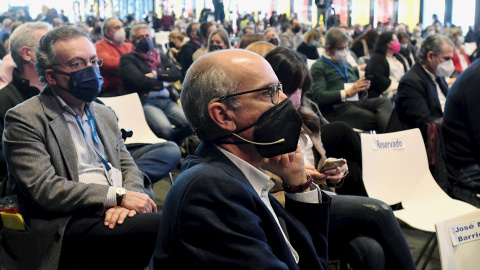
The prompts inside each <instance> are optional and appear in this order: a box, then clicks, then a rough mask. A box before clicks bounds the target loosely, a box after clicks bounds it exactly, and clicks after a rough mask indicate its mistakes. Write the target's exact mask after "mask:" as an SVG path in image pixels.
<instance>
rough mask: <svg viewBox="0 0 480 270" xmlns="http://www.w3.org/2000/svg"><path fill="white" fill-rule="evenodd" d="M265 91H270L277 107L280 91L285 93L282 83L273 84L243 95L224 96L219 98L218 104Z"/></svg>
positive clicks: (273, 102) (242, 93)
mask: <svg viewBox="0 0 480 270" xmlns="http://www.w3.org/2000/svg"><path fill="white" fill-rule="evenodd" d="M264 90H270V91H269V94H270V100H271V101H272V104H273V105H277V104H278V102H279V101H280V91H281V92H283V85H282V84H281V83H278V84H275V83H273V84H271V85H269V86H266V87H262V88H258V89H254V90H248V91H245V92H241V93H235V94H231V95H226V96H223V97H221V98H219V99H218V100H217V102H222V101H224V100H226V99H227V98H231V97H236V96H241V95H246V94H250V93H255V92H260V91H264Z"/></svg>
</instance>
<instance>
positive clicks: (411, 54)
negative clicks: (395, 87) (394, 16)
mask: <svg viewBox="0 0 480 270" xmlns="http://www.w3.org/2000/svg"><path fill="white" fill-rule="evenodd" d="M397 37H398V40H399V41H400V52H399V53H400V54H401V55H403V57H405V59H407V62H408V66H409V67H412V66H413V65H414V64H415V62H416V61H417V49H415V46H413V45H412V44H411V42H410V37H409V36H408V34H407V33H405V32H398V33H397Z"/></svg>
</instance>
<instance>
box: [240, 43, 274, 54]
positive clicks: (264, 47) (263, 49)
mask: <svg viewBox="0 0 480 270" xmlns="http://www.w3.org/2000/svg"><path fill="white" fill-rule="evenodd" d="M276 47H277V46H276V45H273V44H272V43H270V42H267V41H257V42H254V43H252V44H250V45H248V46H247V47H246V48H245V50H249V51H251V52H254V53H257V54H259V55H260V56H262V57H265V55H267V53H268V52H269V51H271V50H273V49H275V48H276Z"/></svg>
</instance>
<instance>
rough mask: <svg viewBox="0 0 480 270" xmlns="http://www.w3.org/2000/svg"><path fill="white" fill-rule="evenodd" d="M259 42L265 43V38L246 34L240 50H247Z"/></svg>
mask: <svg viewBox="0 0 480 270" xmlns="http://www.w3.org/2000/svg"><path fill="white" fill-rule="evenodd" d="M257 41H265V36H264V35H263V34H246V35H244V36H243V37H242V39H241V40H240V43H239V44H238V48H239V49H245V48H246V47H247V46H248V45H250V44H252V43H254V42H257Z"/></svg>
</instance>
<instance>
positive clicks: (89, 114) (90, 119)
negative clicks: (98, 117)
mask: <svg viewBox="0 0 480 270" xmlns="http://www.w3.org/2000/svg"><path fill="white" fill-rule="evenodd" d="M85 113H86V114H87V118H88V125H89V126H90V129H91V130H92V137H93V140H94V144H95V146H97V147H98V149H100V147H101V143H100V139H99V138H98V135H97V128H96V126H95V120H94V119H93V115H92V112H91V111H90V108H89V107H88V106H87V105H86V104H85ZM75 119H76V120H77V123H78V125H79V126H80V129H81V130H82V132H83V137H85V140H86V141H87V144H88V145H89V146H90V147H91V148H93V151H95V153H96V154H97V156H98V157H99V158H100V160H101V161H102V163H103V165H104V166H105V169H107V171H110V169H111V167H110V165H108V161H107V151H106V150H105V148H103V151H104V153H105V157H103V156H102V155H101V154H100V153H99V152H98V151H97V149H96V148H95V146H92V145H91V144H90V139H89V138H88V135H87V131H86V130H85V129H84V128H83V124H82V121H81V119H80V117H79V116H75Z"/></svg>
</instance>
